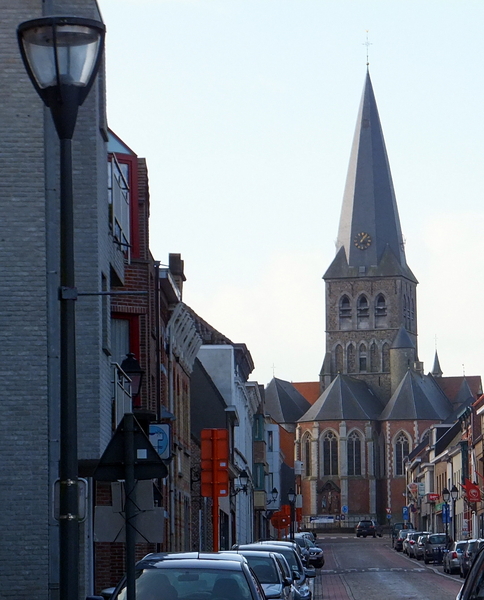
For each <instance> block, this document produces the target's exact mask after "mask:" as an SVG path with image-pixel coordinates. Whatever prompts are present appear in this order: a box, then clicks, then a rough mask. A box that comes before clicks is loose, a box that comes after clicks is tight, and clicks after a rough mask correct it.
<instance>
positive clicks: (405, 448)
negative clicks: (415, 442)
mask: <svg viewBox="0 0 484 600" xmlns="http://www.w3.org/2000/svg"><path fill="white" fill-rule="evenodd" d="M409 448H410V444H409V443H408V438H407V436H406V435H405V434H404V433H403V431H402V432H401V433H400V434H399V435H398V437H397V439H396V441H395V475H403V474H404V473H405V468H404V464H403V459H404V458H405V457H406V456H408V453H409Z"/></svg>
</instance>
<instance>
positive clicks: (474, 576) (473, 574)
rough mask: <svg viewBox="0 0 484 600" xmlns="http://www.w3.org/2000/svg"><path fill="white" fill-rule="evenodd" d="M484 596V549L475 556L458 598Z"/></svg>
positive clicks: (464, 599) (473, 598) (468, 598)
mask: <svg viewBox="0 0 484 600" xmlns="http://www.w3.org/2000/svg"><path fill="white" fill-rule="evenodd" d="M478 598H484V549H483V550H480V551H479V552H478V553H477V554H476V555H475V556H474V561H473V563H472V566H471V568H470V570H469V573H468V575H467V579H466V580H465V582H464V585H463V586H462V588H461V589H460V592H459V593H458V594H457V597H456V600H477V599H478Z"/></svg>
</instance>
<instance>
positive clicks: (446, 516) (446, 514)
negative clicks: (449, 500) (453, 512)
mask: <svg viewBox="0 0 484 600" xmlns="http://www.w3.org/2000/svg"><path fill="white" fill-rule="evenodd" d="M442 523H444V525H446V524H447V523H450V505H449V504H442Z"/></svg>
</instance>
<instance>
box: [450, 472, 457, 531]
mask: <svg viewBox="0 0 484 600" xmlns="http://www.w3.org/2000/svg"><path fill="white" fill-rule="evenodd" d="M450 497H451V498H452V535H453V540H454V542H455V541H456V540H457V519H456V518H455V503H456V501H457V498H458V497H459V490H458V489H457V487H456V485H455V483H454V485H453V486H452V489H451V490H450Z"/></svg>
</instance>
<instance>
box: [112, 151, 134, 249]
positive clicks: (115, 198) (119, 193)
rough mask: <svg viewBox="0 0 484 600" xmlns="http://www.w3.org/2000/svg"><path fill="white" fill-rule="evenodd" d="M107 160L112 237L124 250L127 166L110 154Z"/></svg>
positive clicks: (127, 219)
mask: <svg viewBox="0 0 484 600" xmlns="http://www.w3.org/2000/svg"><path fill="white" fill-rule="evenodd" d="M110 159H111V160H110V161H109V162H108V199H109V208H110V216H111V227H112V230H113V236H114V239H115V240H116V241H117V242H118V244H120V245H121V247H122V250H123V251H124V252H128V250H129V247H130V214H129V211H130V206H129V203H130V195H129V183H128V182H129V167H128V165H127V164H125V163H120V162H118V160H117V158H116V156H115V155H114V154H111V156H110Z"/></svg>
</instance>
